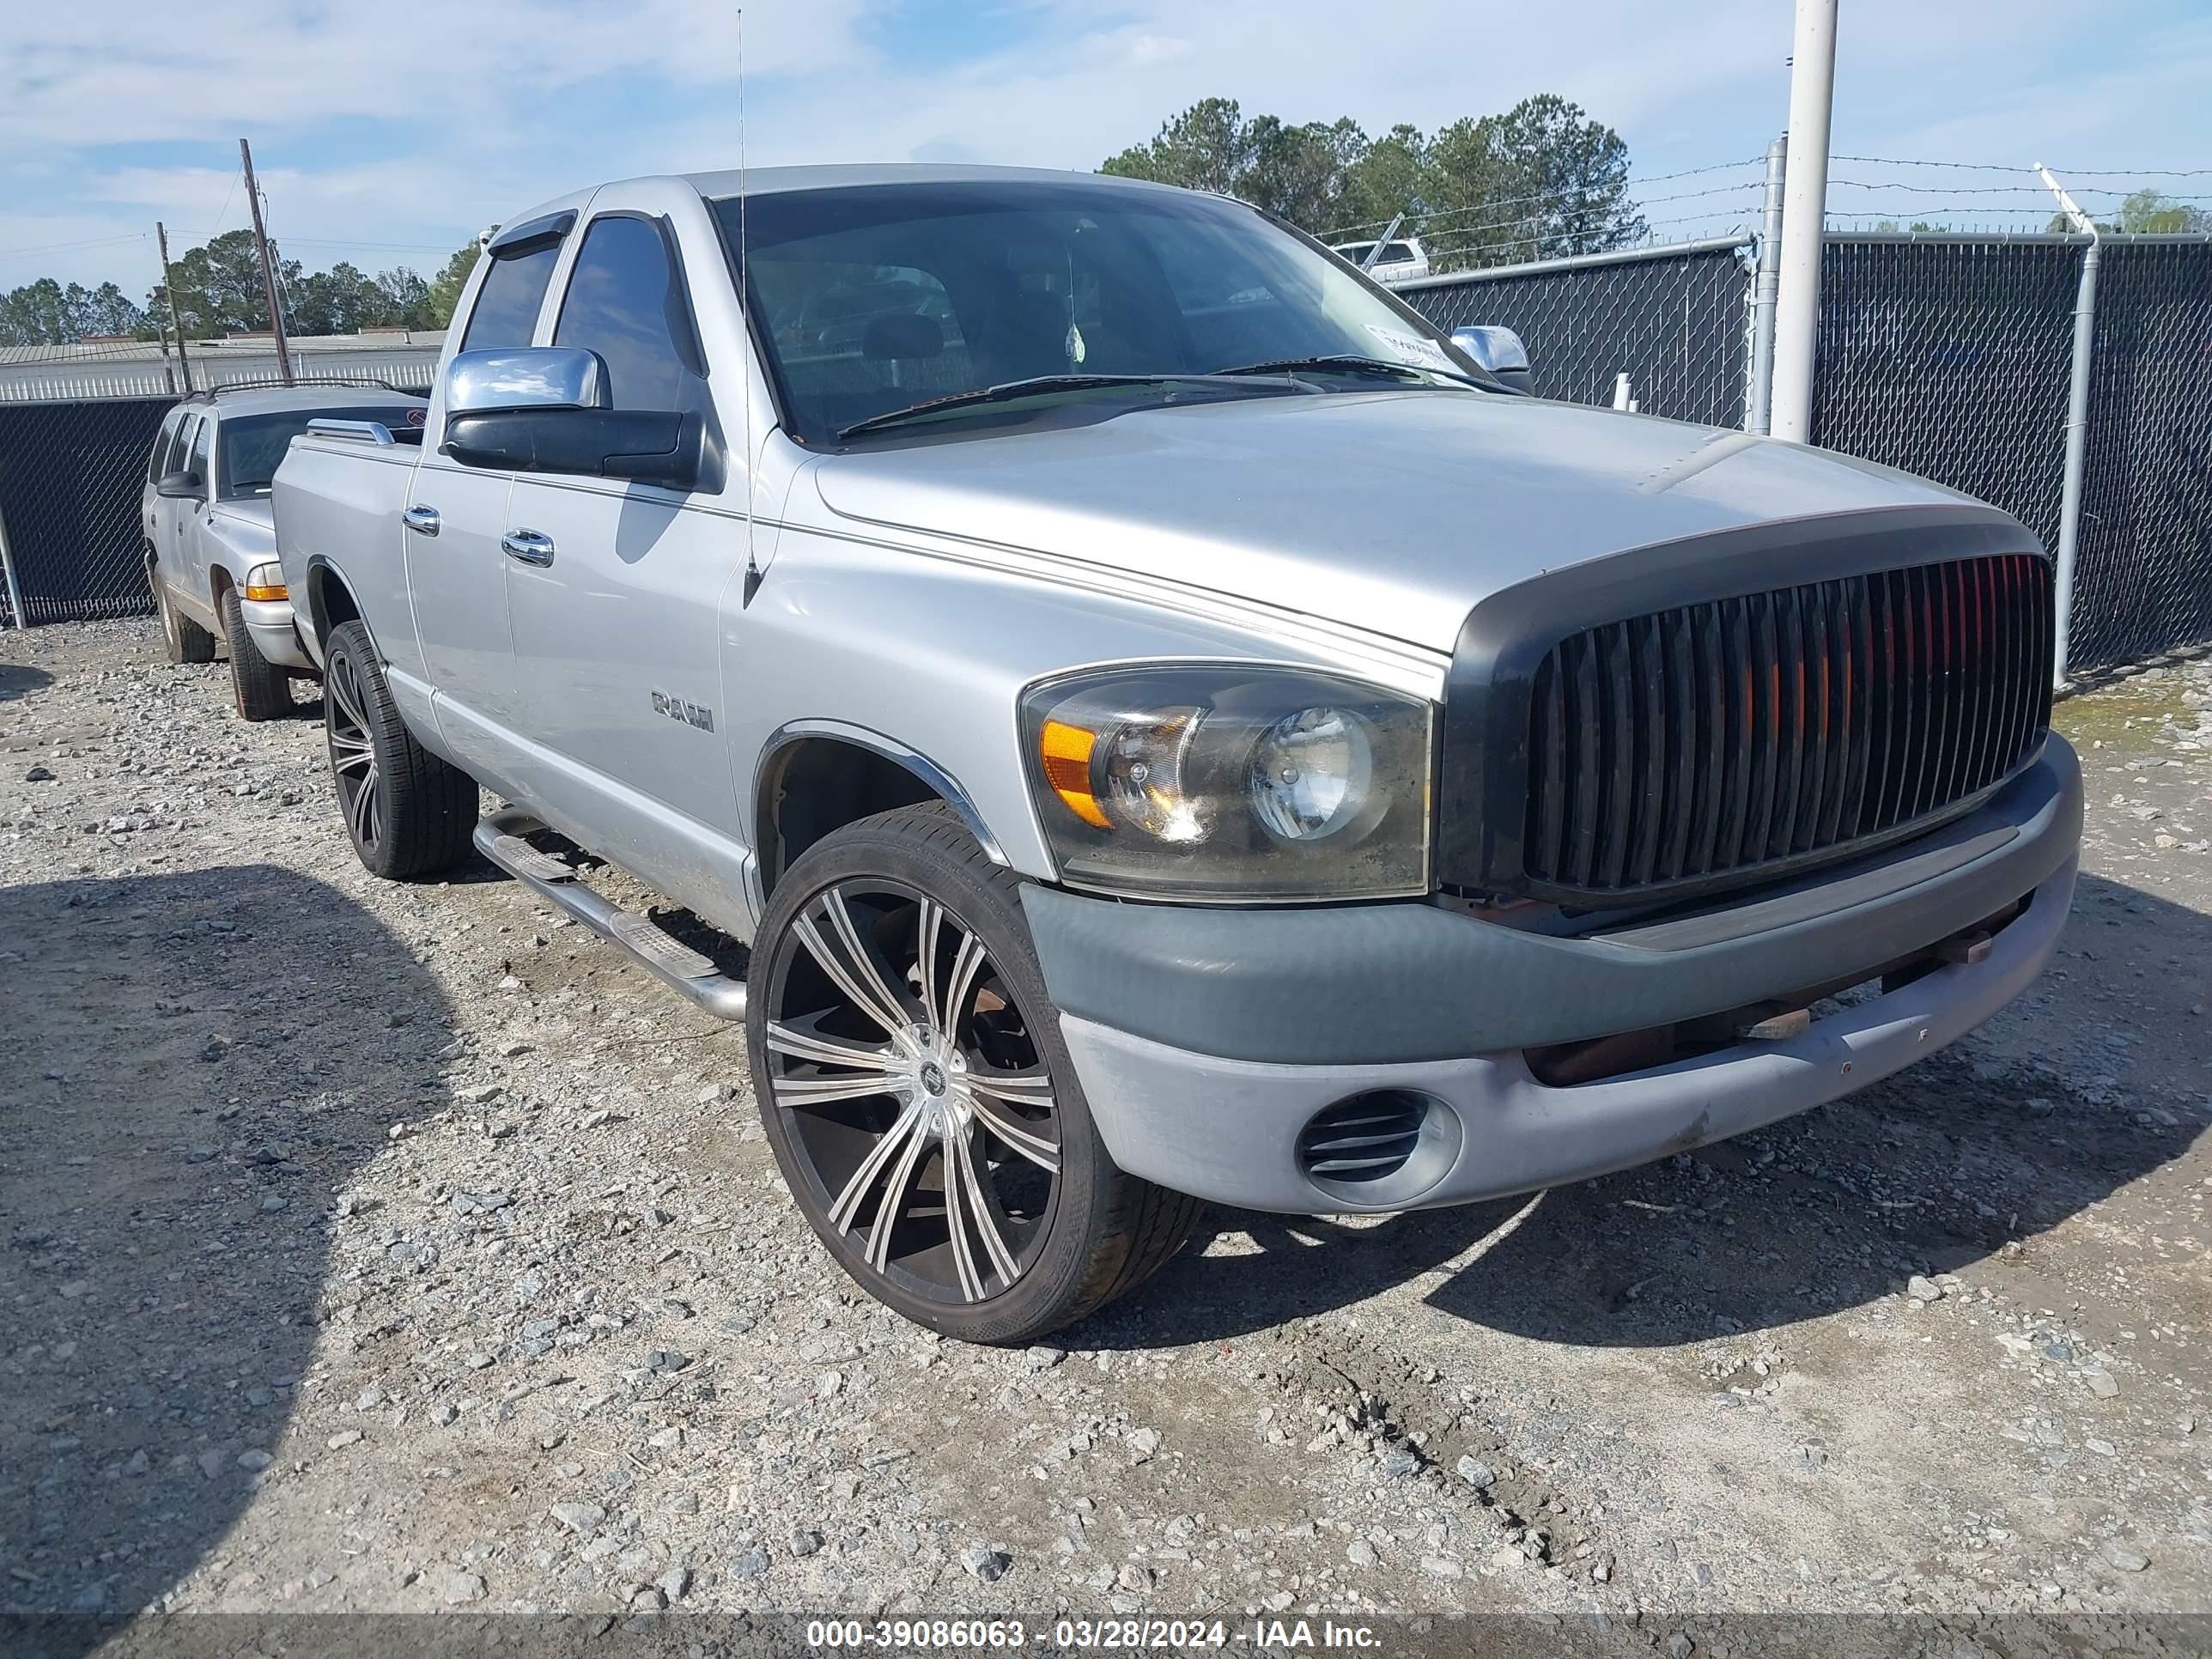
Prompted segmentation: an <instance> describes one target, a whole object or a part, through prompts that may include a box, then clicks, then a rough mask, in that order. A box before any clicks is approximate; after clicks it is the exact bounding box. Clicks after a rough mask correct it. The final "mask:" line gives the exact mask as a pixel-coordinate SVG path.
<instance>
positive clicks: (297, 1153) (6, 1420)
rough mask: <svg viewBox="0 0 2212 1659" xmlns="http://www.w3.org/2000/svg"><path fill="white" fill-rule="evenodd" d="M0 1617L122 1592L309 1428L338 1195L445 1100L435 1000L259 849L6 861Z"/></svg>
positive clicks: (121, 1604)
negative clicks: (128, 869) (156, 870)
mask: <svg viewBox="0 0 2212 1659" xmlns="http://www.w3.org/2000/svg"><path fill="white" fill-rule="evenodd" d="M310 986H312V987H314V988H313V989H312V990H311V989H309V988H308V987H310ZM303 993H304V994H303ZM0 996H4V998H5V1014H4V1017H0V1305H5V1306H6V1307H7V1308H8V1309H9V1319H8V1324H7V1329H6V1333H5V1337H4V1340H0V1516H5V1517H6V1518H5V1520H4V1521H0V1615H5V1614H17V1615H20V1614H35V1613H56V1612H62V1613H79V1614H82V1613H98V1614H100V1615H101V1616H102V1617H103V1618H106V1619H118V1620H119V1619H122V1618H125V1617H127V1616H128V1615H130V1614H131V1613H134V1612H136V1611H137V1609H139V1608H140V1607H144V1606H147V1605H148V1604H149V1603H157V1602H159V1601H161V1599H162V1597H163V1596H164V1594H165V1592H167V1591H168V1590H169V1589H171V1587H172V1586H173V1585H174V1584H175V1583H177V1582H178V1581H179V1579H180V1578H182V1577H185V1575H186V1574H188V1573H190V1572H191V1571H192V1570H193V1568H194V1567H195V1566H196V1565H198V1564H199V1562H200V1561H201V1559H203V1557H204V1556H205V1555H206V1554H207V1553H208V1552H209V1551H210V1548H211V1547H214V1546H215V1545H216V1543H217V1541H219V1540H220V1539H221V1538H222V1536H223V1534H224V1533H225V1532H226V1531H227V1530H228V1528H230V1527H231V1526H232V1525H233V1523H234V1522H236V1521H237V1520H238V1518H239V1516H240V1514H241V1512H243V1511H244V1510H245V1509H246V1506H247V1505H248V1504H250V1503H252V1500H253V1496H254V1492H255V1488H256V1486H257V1484H258V1480H262V1479H268V1478H274V1477H271V1476H263V1475H259V1474H258V1471H259V1470H261V1469H264V1468H272V1469H274V1470H275V1471H276V1472H278V1474H281V1470H282V1468H283V1464H284V1462H286V1461H289V1457H291V1456H294V1455H297V1452H296V1449H283V1448H281V1447H280V1441H281V1439H282V1437H283V1433H284V1430H285V1425H286V1422H287V1420H288V1419H289V1416H290V1414H291V1410H292V1406H293V1402H294V1400H295V1393H296V1389H297V1388H298V1383H299V1378H300V1376H301V1372H302V1371H303V1370H305V1369H306V1368H307V1365H308V1364H309V1360H310V1355H311V1351H312V1349H313V1342H314V1335H315V1326H316V1316H317V1304H318V1301H319V1295H320V1292H321V1291H322V1287H323V1282H324V1276H325V1267H326V1257H327V1255H328V1247H329V1231H330V1223H329V1220H328V1218H329V1216H330V1214H331V1205H332V1199H333V1194H335V1193H336V1192H337V1190H339V1189H341V1188H344V1187H345V1186H347V1185H348V1184H349V1180H350V1178H351V1177H352V1176H353V1174H354V1172H355V1171H356V1170H358V1169H359V1168H360V1167H361V1166H362V1164H364V1163H366V1162H367V1161H368V1159H369V1158H372V1157H374V1155H375V1153H376V1152H377V1151H378V1149H379V1148H380V1147H381V1146H384V1145H385V1144H386V1126H387V1125H388V1124H389V1123H390V1122H391V1121H393V1120H394V1119H396V1118H399V1117H404V1116H411V1115H416V1114H417V1113H419V1112H420V1111H422V1110H423V1109H426V1108H431V1107H435V1106H437V1105H441V1104H442V1103H443V1092H444V1091H443V1085H442V1083H441V1081H440V1080H439V1078H438V1075H437V1073H438V1067H437V1066H436V1065H435V1062H434V1059H433V1051H435V1049H436V1048H438V1047H439V1046H440V1045H441V1044H442V1043H444V1042H446V1041H447V1038H448V1036H450V1033H449V1032H448V1030H447V1029H446V1026H447V1022H449V1020H450V1018H451V1011H450V1009H449V1007H448V1006H447V1003H446V1001H445V1000H444V998H443V996H442V994H441V992H440V991H439V990H438V989H437V988H436V987H435V984H434V983H433V981H431V980H430V978H429V977H428V975H426V974H425V973H424V972H423V971H422V969H421V968H420V967H419V966H418V965H417V964H416V963H415V961H414V959H413V958H412V957H411V956H410V954H409V952H408V951H407V950H406V949H405V948H404V946H403V945H401V944H400V943H399V941H398V940H397V939H394V938H393V937H392V935H391V934H390V933H387V932H386V930H385V929H384V927H382V926H381V925H380V923H378V922H377V921H375V920H374V919H373V918H372V917H371V916H370V915H369V914H368V912H367V911H365V910H363V909H362V908H360V907H359V906H358V905H357V904H356V903H354V902H352V901H351V900H349V899H348V898H346V897H344V896H343V895H341V894H339V893H338V892H337V891H335V890H332V889H331V888H329V887H326V886H324V885H323V884H320V883H318V882H314V881H311V880H309V879H307V878H304V877H301V876H299V875H296V874H295V873H292V872H288V871H283V870H278V869H275V868H271V867H269V866H239V867H233V868H229V869H224V870H215V871H205V872H192V873H190V874H182V875H174V876H162V875H154V876H145V877H137V878H117V879H82V880H70V881H57V882H52V883H46V884H38V885H32V886H16V887H5V888H0ZM425 1095H428V1096H431V1097H434V1098H432V1099H431V1100H429V1101H427V1102H426V1101H425V1100H423V1098H422V1097H423V1096H425ZM272 1458H274V1459H275V1462H274V1463H273V1464H272V1462H271V1460H272ZM274 1588H275V1587H273V1586H272V1587H270V1589H272V1590H273V1589H274ZM99 1633H100V1632H97V1630H96V1628H95V1627H92V1626H88V1623H87V1622H85V1621H82V1620H77V1621H62V1622H58V1623H57V1624H56V1625H55V1626H52V1627H49V1628H47V1629H46V1630H45V1631H43V1632H40V1631H39V1629H38V1627H37V1626H35V1625H33V1626H24V1625H20V1624H19V1625H17V1626H15V1629H14V1631H13V1632H12V1634H11V1635H10V1636H9V1638H8V1642H9V1644H12V1643H16V1642H23V1641H28V1642H30V1643H31V1644H32V1645H31V1646H30V1647H29V1648H28V1649H26V1648H24V1647H20V1646H11V1647H10V1651H11V1652H27V1651H28V1652H35V1653H37V1654H39V1655H40V1656H41V1659H44V1656H46V1655H49V1654H51V1655H55V1656H61V1655H65V1654H76V1653H81V1652H82V1651H84V1650H85V1649H86V1648H87V1647H88V1645H91V1644H92V1638H94V1636H95V1635H96V1634H99Z"/></svg>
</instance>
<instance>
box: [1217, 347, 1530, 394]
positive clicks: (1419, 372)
mask: <svg viewBox="0 0 2212 1659" xmlns="http://www.w3.org/2000/svg"><path fill="white" fill-rule="evenodd" d="M1302 368H1336V369H1342V370H1344V371H1345V372H1346V373H1347V374H1382V375H1387V376H1389V378H1390V379H1391V380H1419V382H1420V383H1421V384H1422V385H1424V386H1426V385H1429V384H1430V383H1431V382H1430V381H1429V379H1428V377H1429V376H1430V375H1431V374H1442V375H1443V376H1444V377H1445V378H1446V379H1448V380H1457V381H1458V382H1459V383H1460V384H1461V385H1462V386H1480V387H1481V389H1482V390H1484V391H1486V392H1487V391H1488V390H1490V388H1489V387H1488V386H1484V385H1483V383H1482V382H1481V381H1480V380H1476V379H1475V378H1474V376H1473V375H1472V374H1461V373H1460V372H1459V371H1458V370H1457V369H1455V368H1431V367H1430V366H1428V365H1426V364H1423V363H1401V362H1391V361H1390V360H1389V359H1388V358H1385V357H1362V356H1358V355H1357V354H1356V353H1352V352H1348V351H1347V352H1341V353H1338V354H1335V355H1333V356H1326V357H1275V358H1271V359H1269V360H1268V361H1267V362H1264V363H1240V364H1238V365H1237V367H1236V368H1217V369H1215V370H1214V371H1213V372H1214V373H1215V374H1294V373H1296V372H1297V370H1299V369H1302Z"/></svg>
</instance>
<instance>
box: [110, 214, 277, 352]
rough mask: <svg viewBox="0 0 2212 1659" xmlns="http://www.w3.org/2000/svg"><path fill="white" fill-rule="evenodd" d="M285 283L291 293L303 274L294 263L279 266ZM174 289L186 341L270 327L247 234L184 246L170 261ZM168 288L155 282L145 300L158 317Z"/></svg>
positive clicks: (164, 314) (166, 302)
mask: <svg viewBox="0 0 2212 1659" xmlns="http://www.w3.org/2000/svg"><path fill="white" fill-rule="evenodd" d="M279 269H280V270H282V272H283V276H284V277H285V279H286V280H287V281H288V282H289V283H291V284H292V286H293V287H294V289H295V290H296V289H297V288H298V285H299V282H300V279H301V277H302V276H304V275H305V273H304V272H302V271H301V269H300V267H299V264H297V262H296V261H295V262H294V263H293V264H290V265H289V266H285V265H283V264H281V262H280V265H279ZM169 272H170V276H171V277H172V279H173V283H174V285H175V288H176V291H177V315H178V317H179V319H180V320H181V321H182V323H183V324H184V329H185V335H186V337H188V338H191V339H196V340H197V339H219V338H221V337H222V336H224V335H226V334H257V333H263V332H265V331H267V329H268V327H269V302H268V301H267V299H266V298H265V297H264V295H263V293H262V288H261V260H260V257H259V255H258V253H257V252H255V250H254V246H253V233H252V231H250V230H227V231H225V232H224V233H223V234H222V235H220V236H217V237H215V238H214V239H212V240H210V241H209V242H208V243H206V244H205V245H204V246H201V247H195V248H187V249H185V252H183V253H181V254H179V255H178V256H177V257H176V258H173V259H172V260H170V261H169ZM168 306H169V294H168V289H167V287H166V286H164V285H161V284H156V285H155V288H154V289H153V290H152V292H150V293H149V294H148V295H147V296H146V308H147V309H148V310H149V311H150V312H152V313H154V314H155V316H157V317H167V315H168V314H169V310H168Z"/></svg>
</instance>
